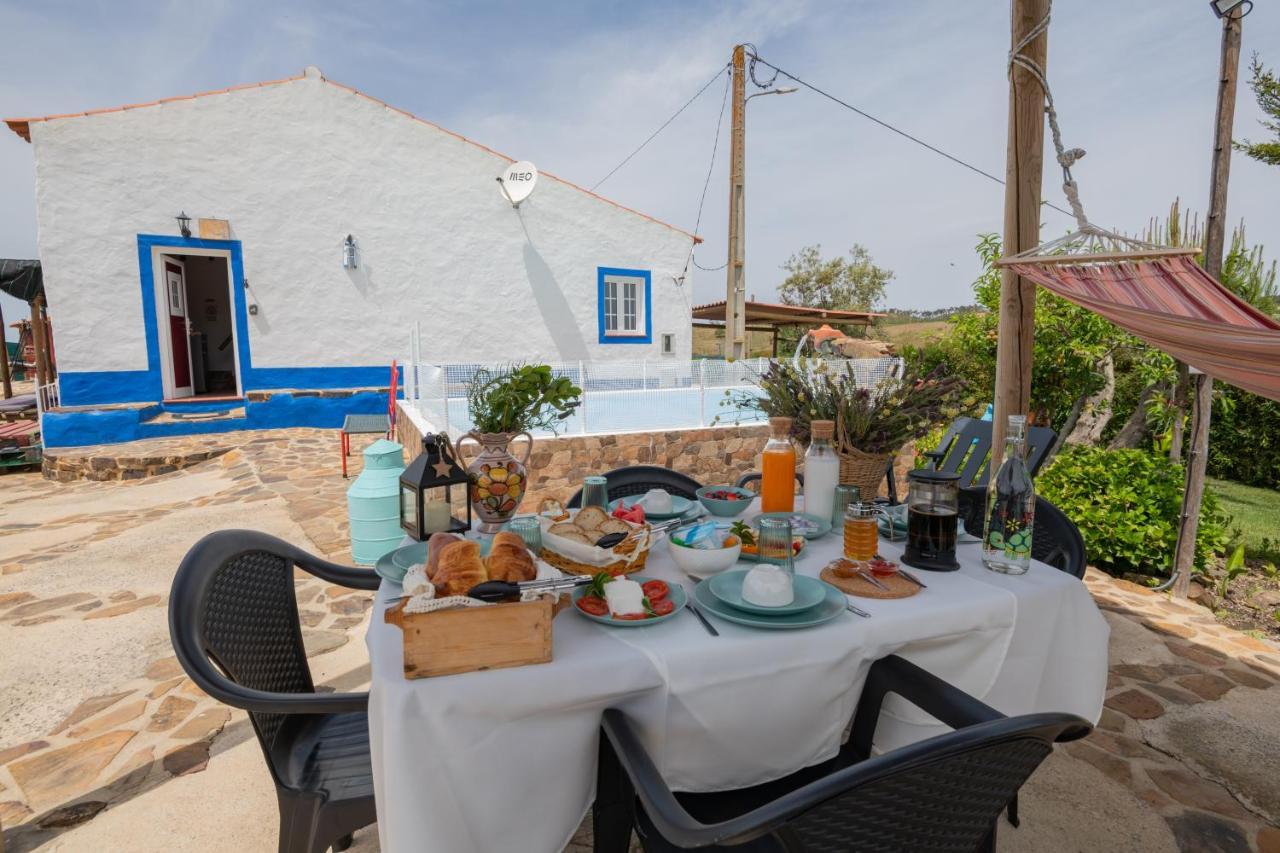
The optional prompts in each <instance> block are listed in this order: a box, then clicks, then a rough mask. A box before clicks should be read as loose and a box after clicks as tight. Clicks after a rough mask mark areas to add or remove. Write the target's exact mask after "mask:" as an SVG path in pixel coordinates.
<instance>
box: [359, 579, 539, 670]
mask: <svg viewBox="0 0 1280 853" xmlns="http://www.w3.org/2000/svg"><path fill="white" fill-rule="evenodd" d="M554 615H555V607H554V605H553V604H552V602H551V600H550V599H548V598H542V599H539V600H538V601H528V602H510V603H507V604H493V605H490V606H488V607H462V608H458V609H455V610H438V611H436V612H435V613H409V614H406V613H404V602H401V603H400V604H397V605H396V606H395V607H393V608H391V609H389V610H387V611H386V614H385V616H384V617H383V618H384V619H386V621H387V622H390V623H391V624H393V625H398V626H399V627H400V630H402V631H403V632H404V677H405V678H428V677H430V676H433V675H455V674H457V673H460V672H475V671H476V670H481V669H503V668H505V667H511V666H525V665H526V664H531V663H549V662H550V661H551V619H552V617H553V616H554Z"/></svg>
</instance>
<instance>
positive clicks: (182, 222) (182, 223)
mask: <svg viewBox="0 0 1280 853" xmlns="http://www.w3.org/2000/svg"><path fill="white" fill-rule="evenodd" d="M174 219H176V220H178V231H180V232H181V233H182V236H183V237H190V236H191V217H190V216H187V212H186V211H185V210H184V211H182V212H181V213H179V214H178V215H177V216H175V217H174Z"/></svg>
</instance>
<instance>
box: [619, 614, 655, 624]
mask: <svg viewBox="0 0 1280 853" xmlns="http://www.w3.org/2000/svg"><path fill="white" fill-rule="evenodd" d="M613 618H614V619H619V620H622V621H624V622H636V621H638V620H640V619H648V618H649V615H648V614H647V613H628V614H627V615H626V616H619V615H618V614H616V613H615V614H614V616H613Z"/></svg>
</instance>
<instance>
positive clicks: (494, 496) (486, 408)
mask: <svg viewBox="0 0 1280 853" xmlns="http://www.w3.org/2000/svg"><path fill="white" fill-rule="evenodd" d="M581 400H582V389H581V388H579V387H578V386H576V385H574V384H573V382H572V381H570V380H569V378H568V377H565V376H556V375H555V374H554V373H552V371H551V368H550V366H548V365H545V364H512V365H508V366H506V367H503V368H500V369H498V370H488V369H485V368H482V369H480V370H477V371H476V372H475V374H474V375H473V376H472V377H471V380H470V381H469V382H468V383H467V411H468V413H469V414H470V416H471V423H472V424H473V425H474V428H473V429H472V430H471V431H470V432H468V433H467V434H466V435H464V436H463V437H462V438H461V439H459V440H458V447H459V448H461V446H462V443H463V442H464V441H466V440H467V439H471V440H473V441H475V442H476V443H477V444H478V445H480V453H479V454H478V455H477V456H476V457H475V459H473V460H471V462H470V463H469V464H468V465H467V473H468V474H469V475H470V476H471V505H472V508H473V509H474V510H475V514H476V515H477V516H479V518H480V531H481V532H482V533H495V532H497V531H498V530H500V529H501V528H502V525H503V524H505V523H506V522H507V521H508V520H510V518H511V516H513V515H515V513H516V510H517V509H518V508H519V506H520V500H521V499H522V498H523V497H524V494H525V492H526V491H527V490H528V478H529V469H528V461H529V453H530V451H531V450H532V448H533V436H531V435H530V434H529V431H530V430H534V429H539V430H550V431H551V432H555V430H556V428H557V427H558V426H560V425H561V424H563V423H564V421H565V420H566V419H568V418H569V417H570V416H571V415H572V414H573V412H574V410H575V409H576V408H577V407H578V405H579V404H580V403H581ZM521 435H523V436H524V437H525V438H526V439H528V444H527V445H526V447H525V452H524V457H523V458H522V459H517V458H516V457H515V456H513V455H512V454H511V451H510V449H509V447H510V444H511V442H512V440H513V439H515V438H517V437H519V436H521ZM459 453H461V450H459Z"/></svg>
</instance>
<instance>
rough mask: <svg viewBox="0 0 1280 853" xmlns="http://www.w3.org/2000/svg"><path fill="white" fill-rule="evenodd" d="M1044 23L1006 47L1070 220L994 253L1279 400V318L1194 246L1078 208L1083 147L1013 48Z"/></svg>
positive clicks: (1162, 345)
mask: <svg viewBox="0 0 1280 853" xmlns="http://www.w3.org/2000/svg"><path fill="white" fill-rule="evenodd" d="M1048 26H1049V15H1048V14H1046V15H1045V17H1044V19H1043V20H1041V22H1040V23H1039V24H1038V25H1037V26H1036V27H1035V28H1033V29H1032V30H1031V32H1029V33H1028V34H1027V36H1026V37H1024V38H1023V39H1022V40H1021V41H1020V42H1019V43H1018V44H1017V45H1016V46H1015V47H1014V49H1013V50H1012V51H1011V52H1010V54H1009V64H1010V66H1011V67H1012V66H1014V65H1017V66H1019V67H1021V68H1024V69H1026V70H1027V71H1029V72H1030V73H1031V74H1032V75H1033V76H1035V78H1036V79H1037V81H1038V82H1039V83H1040V86H1041V87H1042V88H1043V90H1044V93H1045V114H1046V116H1047V118H1048V120H1049V129H1050V131H1051V133H1052V135H1053V145H1054V149H1055V150H1056V152H1057V155H1058V156H1057V160H1058V165H1060V166H1061V167H1062V176H1063V184H1062V190H1063V192H1064V193H1065V194H1066V197H1067V201H1068V203H1070V205H1071V212H1072V214H1074V216H1075V218H1076V223H1077V230H1075V231H1073V232H1072V233H1070V234H1068V235H1066V236H1065V237H1060V238H1058V239H1057V240H1051V241H1050V242H1048V243H1044V244H1041V245H1039V246H1037V247H1035V248H1034V249H1030V250H1028V251H1025V252H1021V253H1019V254H1016V255H1011V256H1008V257H1004V258H1001V259H999V260H998V261H996V264H997V265H998V266H1001V267H1008V268H1010V269H1012V270H1013V271H1014V272H1016V273H1017V274H1018V275H1020V276H1022V277H1024V278H1027V279H1030V280H1031V281H1034V282H1035V283H1036V284H1039V285H1040V286H1042V287H1044V288H1045V289H1047V290H1049V291H1052V292H1053V293H1056V294H1057V295H1059V296H1061V297H1062V298H1063V299H1066V300H1068V301H1070V302H1073V303H1075V304H1076V305H1079V306H1080V307H1082V308H1086V309H1088V310H1090V311H1092V312H1094V313H1095V314H1098V315H1099V316H1102V317H1105V318H1106V319H1108V320H1110V321H1111V322H1112V323H1115V324H1116V325H1117V326H1119V327H1120V328H1122V329H1124V330H1125V331H1127V332H1130V333H1132V334H1133V335H1135V336H1136V337H1138V338H1141V339H1142V340H1144V341H1146V342H1147V343H1149V344H1151V345H1152V346H1154V347H1156V348H1158V349H1161V350H1164V351H1165V352H1167V353H1168V354H1169V355H1171V356H1173V357H1174V358H1176V359H1178V360H1179V361H1182V362H1185V363H1187V364H1189V365H1191V366H1192V367H1194V368H1196V369H1198V370H1200V371H1201V372H1203V373H1206V374H1208V375H1209V376H1212V377H1214V378H1215V379H1221V380H1222V381H1223V382H1229V383H1231V384H1232V385H1235V386H1237V387H1239V388H1243V389H1244V390H1246V391H1251V392H1253V393H1254V394H1260V395H1262V396H1263V397H1269V398H1270V399H1272V400H1280V322H1277V321H1276V320H1275V319H1274V318H1272V317H1269V316H1268V315H1266V314H1265V313H1263V312H1262V311H1259V310H1258V309H1257V308H1254V307H1253V306H1252V305H1250V304H1249V303H1247V302H1245V301H1244V300H1243V299H1241V298H1240V297H1238V296H1236V295H1235V294H1234V293H1232V292H1231V291H1229V290H1227V288H1225V287H1223V286H1222V284H1221V283H1219V282H1218V281H1216V280H1215V279H1214V278H1213V277H1212V276H1210V275H1209V274H1208V273H1207V272H1205V271H1204V270H1203V269H1202V268H1201V267H1200V265H1199V264H1197V263H1196V262H1195V259H1194V257H1193V256H1194V255H1198V254H1199V253H1200V249H1198V248H1179V247H1169V246H1159V245H1156V244H1154V243H1147V242H1144V241H1141V240H1134V239H1133V238H1131V237H1126V236H1124V235H1122V234H1116V233H1114V232H1112V231H1107V230H1105V229H1103V228H1099V227H1098V226H1097V225H1094V224H1093V223H1091V222H1090V221H1089V220H1088V219H1087V218H1086V217H1085V215H1084V207H1083V205H1082V204H1081V202H1080V192H1079V188H1078V187H1077V185H1076V182H1075V181H1074V180H1073V179H1072V177H1071V167H1072V166H1073V165H1075V163H1076V161H1077V160H1079V159H1080V158H1081V157H1083V156H1084V154H1085V152H1084V151H1083V150H1082V149H1080V148H1071V149H1067V148H1066V147H1065V146H1064V145H1063V143H1062V132H1061V130H1060V129H1059V128H1058V116H1057V112H1056V110H1055V109H1054V104H1053V95H1052V93H1051V92H1050V90H1049V82H1048V80H1046V79H1045V76H1044V69H1043V68H1041V67H1040V65H1039V64H1038V63H1036V62H1035V61H1034V60H1031V59H1030V58H1028V57H1027V56H1026V55H1025V54H1023V53H1022V50H1023V48H1025V47H1026V46H1027V45H1028V44H1030V43H1031V41H1032V40H1033V39H1035V38H1036V37H1037V36H1038V35H1039V34H1040V33H1041V32H1043V31H1044V30H1045V29H1046V28H1047V27H1048Z"/></svg>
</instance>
